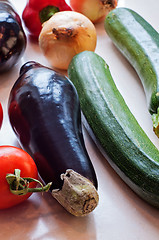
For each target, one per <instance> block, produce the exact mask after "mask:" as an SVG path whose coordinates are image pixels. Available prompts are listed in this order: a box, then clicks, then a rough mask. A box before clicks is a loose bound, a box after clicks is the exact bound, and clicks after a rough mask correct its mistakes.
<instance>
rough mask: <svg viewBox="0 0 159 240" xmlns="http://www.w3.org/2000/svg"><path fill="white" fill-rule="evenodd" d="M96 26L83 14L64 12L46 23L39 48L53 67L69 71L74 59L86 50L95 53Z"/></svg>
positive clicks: (40, 36) (40, 37) (55, 15)
mask: <svg viewBox="0 0 159 240" xmlns="http://www.w3.org/2000/svg"><path fill="white" fill-rule="evenodd" d="M96 42H97V34H96V29H95V26H94V24H93V23H92V22H91V21H90V20H89V19H88V18H87V17H86V16H84V15H83V14H80V13H77V12H73V11H63V12H58V13H56V14H54V15H53V16H52V17H51V18H50V19H49V20H48V21H47V22H45V23H44V25H43V28H42V30H41V33H40V35H39V46H40V49H41V50H42V52H43V54H44V56H45V57H46V58H47V60H48V61H49V62H50V63H51V65H52V67H54V68H58V69H62V70H67V68H68V66H69V63H70V61H71V60H72V58H73V57H74V56H75V55H76V54H78V53H80V52H82V51H85V50H89V51H95V48H96Z"/></svg>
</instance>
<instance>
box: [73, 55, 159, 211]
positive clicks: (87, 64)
mask: <svg viewBox="0 0 159 240" xmlns="http://www.w3.org/2000/svg"><path fill="white" fill-rule="evenodd" d="M68 76H69V79H70V80H71V81H72V82H73V84H74V85H75V87H76V89H77V92H78V95H79V99H80V105H81V109H82V113H83V115H84V117H85V121H84V123H85V126H86V128H87V130H88V131H89V133H90V135H91V136H92V138H93V139H94V140H95V142H96V143H97V146H98V147H99V149H100V150H101V151H102V153H104V155H105V156H107V157H106V158H107V160H108V161H109V163H110V164H111V166H112V167H113V168H114V170H115V171H116V172H117V173H118V174H119V176H120V177H121V178H122V179H123V180H124V181H125V182H126V183H127V184H128V185H129V186H130V187H131V189H132V190H133V191H134V192H136V193H137V194H138V195H139V196H140V197H141V198H143V199H144V200H145V201H147V202H149V203H150V204H151V205H153V206H156V207H159V151H158V149H157V148H156V147H155V146H154V144H153V143H152V142H151V141H150V139H149V138H148V136H147V135H146V134H145V132H144V131H143V129H142V128H141V127H140V125H139V124H138V122H137V120H136V119H135V117H134V116H133V114H132V113H131V111H130V110H129V108H128V106H127V105H126V103H125V101H124V99H123V97H122V95H121V94H120V92H119V91H118V89H117V87H116V85H115V83H114V81H113V78H112V76H111V73H110V70H109V67H108V65H107V64H106V62H105V61H104V60H103V58H101V57H100V56H99V55H97V54H96V53H94V52H90V51H84V52H82V53H79V54H77V55H76V56H75V57H74V58H73V59H72V61H71V63H70V65H69V68H68Z"/></svg>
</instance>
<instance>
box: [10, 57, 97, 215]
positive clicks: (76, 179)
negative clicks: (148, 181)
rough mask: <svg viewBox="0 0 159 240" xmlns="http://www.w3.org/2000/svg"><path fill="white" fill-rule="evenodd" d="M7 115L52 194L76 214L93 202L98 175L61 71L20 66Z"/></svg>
mask: <svg viewBox="0 0 159 240" xmlns="http://www.w3.org/2000/svg"><path fill="white" fill-rule="evenodd" d="M8 114H9V119H10V123H11V126H12V128H13V130H14V132H15V134H16V135H17V137H18V140H19V142H20V144H21V146H22V148H23V149H24V150H25V151H27V152H28V153H29V154H30V155H31V156H32V158H33V159H34V160H35V163H36V165H37V167H38V171H39V174H40V176H41V178H42V179H43V181H44V182H45V183H47V182H52V186H51V188H50V189H51V192H52V195H53V196H54V197H55V198H56V199H57V200H58V201H59V202H60V203H61V205H62V206H64V207H65V208H66V209H67V210H68V211H69V212H70V213H72V214H73V215H75V216H83V215H86V214H88V213H89V212H91V211H92V210H93V209H94V208H95V207H96V206H97V204H98V198H99V197H98V193H97V177H96V173H95V170H94V167H93V165H92V162H91V160H90V158H89V155H88V152H87V150H86V146H85V143H84V138H83V133H82V125H81V110H80V103H79V98H78V94H77V91H76V89H75V87H74V85H73V83H72V82H71V81H70V80H69V79H68V78H67V77H66V76H64V75H62V74H60V73H58V72H56V71H54V70H52V69H50V68H47V67H45V66H43V65H41V64H39V63H37V62H34V61H29V62H27V63H25V64H24V65H23V66H22V67H21V69H20V74H19V78H18V79H17V81H16V82H15V84H14V85H13V88H12V89H11V92H10V96H9V102H8Z"/></svg>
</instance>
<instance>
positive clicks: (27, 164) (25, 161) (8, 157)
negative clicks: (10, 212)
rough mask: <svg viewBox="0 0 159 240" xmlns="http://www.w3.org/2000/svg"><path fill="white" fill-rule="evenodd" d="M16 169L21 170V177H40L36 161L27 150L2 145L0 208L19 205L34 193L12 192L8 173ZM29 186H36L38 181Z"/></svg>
mask: <svg viewBox="0 0 159 240" xmlns="http://www.w3.org/2000/svg"><path fill="white" fill-rule="evenodd" d="M15 169H20V170H21V174H20V176H21V177H31V178H34V179H38V171H37V167H36V165H35V162H34V161H33V159H32V158H31V157H30V155H29V154H28V153H27V152H25V151H24V150H22V149H20V148H17V147H13V146H0V209H4V208H10V207H12V206H14V205H17V204H19V203H21V202H23V201H24V200H26V199H27V198H28V197H30V195H31V194H32V193H27V194H26V195H14V194H13V193H11V192H10V189H9V184H8V182H7V180H6V175H7V174H8V173H12V174H13V173H14V170H15ZM29 187H31V188H34V187H36V183H35V182H32V183H30V184H29Z"/></svg>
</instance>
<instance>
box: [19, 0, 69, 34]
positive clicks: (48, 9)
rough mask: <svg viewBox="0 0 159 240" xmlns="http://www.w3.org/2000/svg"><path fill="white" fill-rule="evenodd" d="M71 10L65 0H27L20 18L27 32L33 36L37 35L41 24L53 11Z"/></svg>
mask: <svg viewBox="0 0 159 240" xmlns="http://www.w3.org/2000/svg"><path fill="white" fill-rule="evenodd" d="M71 10H72V9H71V8H70V7H69V5H67V3H66V2H65V0H28V2H27V5H26V7H25V8H24V10H23V13H22V19H23V21H24V24H25V26H26V28H27V29H28V31H29V33H30V34H31V35H32V36H33V37H38V36H39V34H40V31H41V28H42V24H43V23H44V22H45V21H47V20H48V19H49V18H50V17H51V16H52V15H53V14H54V13H56V12H59V11H71Z"/></svg>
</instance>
